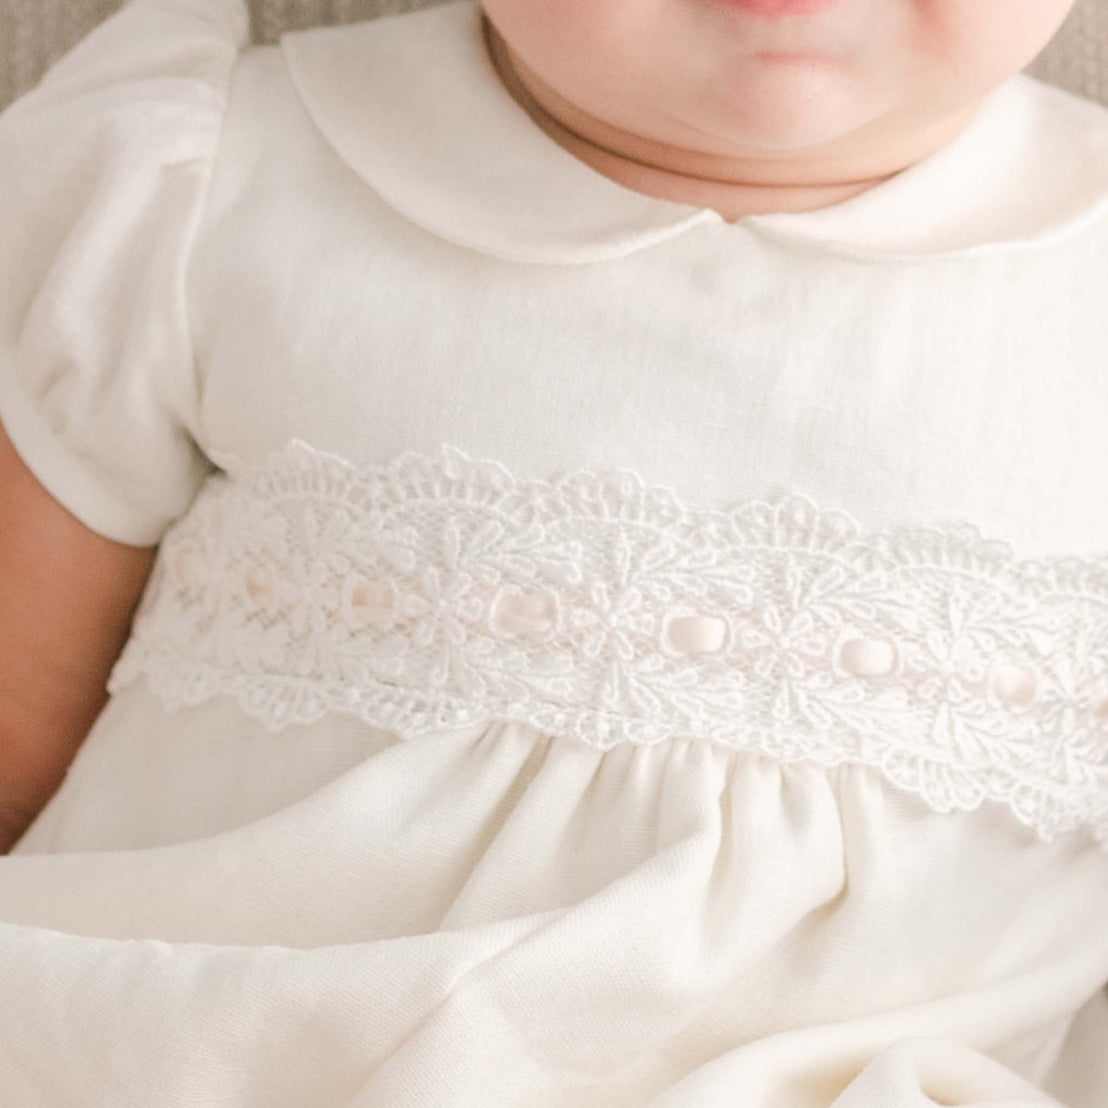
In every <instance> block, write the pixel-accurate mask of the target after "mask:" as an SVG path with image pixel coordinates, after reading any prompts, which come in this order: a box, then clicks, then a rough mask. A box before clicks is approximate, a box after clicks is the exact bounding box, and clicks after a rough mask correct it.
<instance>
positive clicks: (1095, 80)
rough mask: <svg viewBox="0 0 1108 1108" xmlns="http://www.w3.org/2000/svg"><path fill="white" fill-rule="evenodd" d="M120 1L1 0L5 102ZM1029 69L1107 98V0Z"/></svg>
mask: <svg viewBox="0 0 1108 1108" xmlns="http://www.w3.org/2000/svg"><path fill="white" fill-rule="evenodd" d="M435 2H437V0H252V2H251V8H252V10H253V15H254V37H255V39H256V40H257V41H259V42H272V41H273V40H274V39H275V38H276V37H277V35H278V34H279V33H280V32H281V31H283V30H286V29H288V28H291V27H307V26H310V25H311V24H313V23H335V22H349V21H351V20H355V19H368V18H370V17H372V16H374V15H383V14H385V13H388V12H399V11H405V10H407V9H410V8H425V7H428V6H429V5H430V4H432V3H435ZM1013 2H1014V3H1018V2H1019V0H1013ZM119 6H120V0H0V106H3V105H4V104H6V103H8V101H9V100H11V99H12V98H13V97H15V96H16V95H18V94H19V93H20V92H22V91H24V90H25V89H28V88H30V87H31V85H33V84H34V83H35V81H37V80H38V78H39V75H40V74H41V73H42V71H43V70H44V69H45V68H46V66H47V65H48V64H49V62H50V61H51V60H52V59H54V58H56V57H57V56H58V55H59V54H61V53H62V52H63V51H65V50H66V49H67V48H68V47H69V46H70V45H71V44H72V43H74V42H76V41H77V39H79V38H80V37H81V36H82V35H84V34H85V33H86V32H87V31H89V30H90V29H91V28H92V27H93V26H95V25H96V24H97V23H98V22H99V21H100V20H102V19H103V18H104V17H105V16H106V15H108V14H109V13H110V12H112V11H114V10H115V9H116V8H118V7H119ZM1030 71H1031V72H1032V73H1035V74H1036V75H1037V76H1040V77H1043V78H1045V79H1046V80H1049V81H1054V82H1056V83H1057V84H1060V85H1063V86H1064V87H1066V88H1069V89H1072V90H1073V91H1075V92H1080V93H1083V94H1084V95H1086V96H1090V97H1093V98H1094V99H1099V100H1103V101H1104V102H1105V103H1108V0H1079V2H1078V4H1077V7H1076V8H1075V9H1074V12H1073V14H1072V15H1071V16H1070V18H1069V20H1068V21H1067V22H1066V25H1065V26H1064V27H1063V28H1062V30H1061V31H1060V32H1059V34H1058V35H1057V37H1056V38H1055V40H1054V42H1053V43H1051V45H1050V46H1049V47H1048V49H1047V50H1046V51H1045V52H1044V53H1043V54H1042V55H1041V56H1040V57H1039V58H1038V59H1037V60H1036V62H1035V63H1034V64H1033V65H1032V66H1031V67H1030Z"/></svg>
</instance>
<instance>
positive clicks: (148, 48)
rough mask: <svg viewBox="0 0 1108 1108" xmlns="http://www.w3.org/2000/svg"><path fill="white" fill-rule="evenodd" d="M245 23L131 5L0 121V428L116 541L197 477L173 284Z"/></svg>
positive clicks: (193, 486)
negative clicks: (1, 424)
mask: <svg viewBox="0 0 1108 1108" xmlns="http://www.w3.org/2000/svg"><path fill="white" fill-rule="evenodd" d="M248 28H249V17H248V11H247V8H246V5H245V2H244V0H130V2H129V3H126V4H125V5H124V6H123V7H122V8H121V9H120V10H119V11H117V12H116V13H115V14H114V15H112V16H111V17H109V18H108V19H107V20H106V21H105V22H103V23H102V24H100V25H99V26H98V27H97V28H96V29H95V30H94V31H93V32H92V33H91V34H89V35H88V36H86V37H85V38H84V39H82V40H81V41H80V42H78V43H77V45H76V46H75V47H73V48H72V49H71V50H70V51H69V52H68V53H67V54H65V55H64V56H62V57H61V58H60V59H59V60H58V61H56V62H55V63H54V64H53V65H52V66H51V67H50V68H49V69H48V70H47V72H46V75H45V76H44V77H43V78H42V80H41V81H40V82H39V84H38V85H37V86H36V87H35V88H34V89H32V90H31V91H30V92H29V93H27V94H26V95H24V96H23V97H21V98H20V99H18V100H16V101H15V102H14V103H13V104H11V105H10V106H9V107H8V108H7V109H6V110H5V111H3V112H2V113H0V422H2V423H3V426H4V428H5V430H6V431H7V434H8V437H9V438H10V439H11V441H12V444H13V445H14V447H15V449H16V451H17V452H18V453H19V454H20V456H21V457H22V458H23V460H24V462H25V463H26V464H27V466H28V467H29V468H30V469H31V471H32V472H33V473H34V474H35V475H36V477H37V478H38V479H39V481H40V482H41V483H42V484H43V485H44V486H45V487H46V488H47V489H48V490H49V491H50V493H51V494H52V495H53V496H54V497H55V498H56V499H57V500H58V501H59V502H60V503H61V504H63V505H64V506H65V507H66V508H67V509H69V511H70V512H72V513H73V515H75V516H76V517H77V518H78V519H80V520H81V521H82V522H83V523H84V524H86V525H87V526H88V527H90V528H91V529H92V530H94V531H96V532H98V533H100V534H102V535H105V536H106V537H108V538H111V539H115V540H116V541H118V542H123V543H128V544H131V545H135V546H146V545H153V544H155V543H157V542H158V541H159V540H160V538H161V537H162V535H163V534H164V532H165V531H166V529H167V528H168V527H169V525H170V523H172V522H173V520H174V519H176V518H177V517H178V516H180V515H181V514H182V513H183V512H184V511H185V510H186V509H187V507H188V505H189V504H190V503H191V501H192V499H193V497H194V496H195V495H196V493H197V491H198V489H199V486H200V484H201V483H202V481H203V480H204V478H205V477H206V476H207V474H208V473H209V472H211V469H212V465H211V463H210V462H209V461H208V459H207V458H206V456H205V455H204V453H203V451H202V450H201V449H200V446H199V445H198V442H197V437H196V436H197V425H198V419H199V407H200V395H199V392H200V389H199V381H198V374H197V371H196V367H195V366H194V362H193V352H192V348H191V343H190V337H189V327H188V310H187V305H186V302H185V295H184V288H185V271H186V268H187V265H188V258H189V249H190V245H191V240H192V238H193V236H194V234H195V229H196V226H197V224H198V222H199V218H200V214H201V210H202V207H203V202H204V197H205V193H206V190H207V185H208V181H209V179H210V176H211V172H212V166H213V162H214V160H215V156H216V151H217V147H218V144H219V138H220V134H221V128H222V121H223V115H224V111H225V107H226V102H227V94H228V88H229V84H230V80H231V75H232V73H233V70H234V66H235V62H236V59H237V57H238V56H239V54H240V52H241V50H242V49H243V47H244V45H245V43H246V42H247V40H248Z"/></svg>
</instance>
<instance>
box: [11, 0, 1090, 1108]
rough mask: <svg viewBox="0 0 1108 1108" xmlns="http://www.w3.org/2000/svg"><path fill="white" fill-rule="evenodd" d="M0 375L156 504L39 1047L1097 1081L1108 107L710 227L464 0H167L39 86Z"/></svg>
mask: <svg viewBox="0 0 1108 1108" xmlns="http://www.w3.org/2000/svg"><path fill="white" fill-rule="evenodd" d="M0 165H2V166H3V167H4V170H5V172H4V173H3V174H2V175H0V201H2V202H0V419H2V420H3V422H4V426H5V429H6V430H7V431H8V433H9V435H10V437H11V438H12V440H13V442H14V444H15V446H16V448H17V450H19V452H20V453H21V455H22V456H23V457H24V459H25V461H26V462H27V464H28V465H29V466H30V467H31V468H32V469H33V470H34V471H35V473H36V474H37V475H38V477H39V478H40V480H41V481H42V482H43V484H44V485H45V486H46V487H47V488H48V489H49V490H50V491H51V492H52V493H53V494H54V496H55V497H56V498H57V499H58V500H59V501H60V502H61V503H63V504H64V505H65V506H66V507H68V508H69V509H70V510H71V511H72V512H73V513H74V514H75V515H77V516H78V517H79V518H81V519H82V520H84V522H85V523H86V524H87V525H88V526H90V527H92V528H93V529H94V530H97V531H98V532H100V533H102V534H104V535H106V536H108V537H111V538H114V539H117V540H119V541H123V542H130V543H136V544H147V543H159V544H160V549H159V555H158V561H157V563H156V566H155V571H154V575H153V576H152V578H151V583H150V586H149V588H148V590H147V593H146V595H145V596H144V598H143V606H142V608H141V610H140V613H139V615H138V617H137V618H136V623H135V628H134V634H133V635H132V638H131V641H130V642H129V643H128V647H127V649H126V651H125V652H124V656H123V657H122V658H121V659H120V663H119V665H118V666H117V667H116V670H115V672H114V673H113V678H112V696H111V699H110V701H109V703H108V706H107V707H106V709H105V711H104V712H103V714H102V715H101V716H100V718H99V719H98V720H97V722H96V724H95V725H94V727H93V729H92V731H91V733H90V735H89V736H88V738H87V740H86V742H85V744H84V746H83V747H82V748H81V750H80V751H79V753H78V755H77V758H76V760H75V761H74V763H73V765H72V767H71V769H70V772H69V774H68V775H67V777H66V779H65V781H64V782H63V784H62V786H61V787H60V789H59V790H58V792H57V793H56V794H55V796H54V798H53V799H52V800H51V802H50V803H49V804H48V805H47V807H46V809H45V810H44V811H43V812H42V814H41V816H40V817H39V818H38V820H36V822H35V823H34V824H33V825H32V827H31V828H30V829H29V831H28V832H27V834H26V835H25V836H24V837H23V839H22V840H21V841H20V842H19V843H18V844H17V846H16V848H15V850H14V851H13V853H12V855H11V856H10V857H5V858H3V859H0V995H3V996H4V998H5V1003H4V1004H3V1005H0V1101H2V1102H4V1103H12V1104H42V1105H49V1106H51V1108H53V1106H55V1105H58V1106H61V1105H65V1106H68V1105H88V1104H112V1105H148V1104H158V1105H195V1104H234V1105H236V1106H243V1108H246V1106H250V1108H254V1106H257V1108H263V1106H264V1108H273V1106H282V1105H288V1106H290V1108H291V1106H294V1105H296V1106H300V1105H304V1104H309V1103H310V1104H320V1105H335V1106H339V1105H342V1106H354V1105H358V1106H369V1108H385V1106H387V1108H393V1106H395V1108H400V1106H410V1105H413V1104H417V1105H422V1104H427V1105H436V1106H440V1105H442V1106H459V1108H460V1106H469V1105H488V1104H497V1105H500V1104H503V1105H521V1106H523V1105H526V1106H536V1108H537V1106H542V1105H549V1106H551V1108H553V1106H582V1108H584V1106H596V1108H599V1106H600V1105H604V1106H613V1105H619V1106H623V1105H626V1106H628V1108H631V1106H636V1108H638V1106H649V1108H670V1106H673V1108H678V1106H680V1108H686V1106H692V1108H724V1106H727V1108H732V1106H738V1105H742V1106H743V1108H747V1106H749V1108H888V1106H891V1105H897V1106H910V1108H917V1106H919V1108H924V1106H931V1105H938V1104H944V1105H958V1106H962V1108H968V1106H971V1105H972V1106H982V1108H983V1106H984V1105H986V1104H987V1105H990V1106H996V1105H1004V1106H1007V1108H1030V1106H1031V1105H1039V1104H1055V1105H1057V1104H1063V1105H1068V1106H1069V1108H1097V1106H1102V1105H1103V1104H1105V1103H1108V1061H1106V1055H1105V1052H1104V1049H1103V1046H1104V1042H1105V1041H1106V1035H1108V995H1106V993H1105V990H1104V986H1105V983H1106V982H1108V929H1106V928H1105V927H1104V925H1103V921H1104V919H1105V918H1106V917H1108V913H1106V909H1108V881H1106V876H1108V838H1106V836H1105V835H1104V834H1103V826H1104V821H1105V812H1106V806H1108V767H1106V763H1108V511H1105V509H1104V507H1103V496H1102V484H1103V473H1104V447H1103V439H1104V427H1105V426H1106V419H1108V394H1106V390H1105V385H1104V373H1103V359H1104V349H1105V341H1104V340H1105V337H1106V336H1105V334H1104V332H1103V323H1102V320H1103V313H1102V311H1101V308H1102V305H1103V303H1104V294H1105V289H1104V281H1105V276H1104V272H1103V257H1104V252H1105V246H1106V242H1105V240H1106V238H1108V114H1106V112H1105V109H1104V108H1103V107H1101V106H1099V105H1096V104H1093V103H1091V102H1089V101H1087V100H1084V99H1081V98H1079V97H1076V96H1073V95H1071V94H1069V93H1067V92H1064V91H1062V90H1060V89H1057V88H1054V87H1052V86H1050V85H1048V84H1045V83H1042V82H1039V81H1037V80H1035V79H1033V78H1031V77H1028V76H1024V75H1021V76H1018V77H1016V78H1013V79H1012V80H1011V81H1010V82H1008V83H1006V84H1005V85H1004V86H1003V87H1002V88H1000V89H998V90H996V92H995V94H994V95H992V96H991V97H990V98H989V100H988V101H987V103H986V104H985V105H983V107H982V110H981V112H980V113H979V114H978V116H977V117H976V118H975V119H974V120H973V121H972V122H971V124H970V125H969V126H968V127H967V128H966V130H965V131H964V132H963V133H962V134H961V135H959V136H958V137H957V138H956V139H955V140H954V141H953V142H952V143H951V144H950V145H949V146H948V147H946V148H945V149H944V150H942V151H940V152H938V153H937V154H936V155H934V156H933V157H931V158H929V159H927V160H926V161H925V162H922V163H920V164H919V165H918V166H915V167H913V168H912V169H910V170H907V171H905V172H904V173H903V174H900V175H898V176H897V177H895V178H893V179H891V180H889V181H887V182H885V183H884V184H883V185H881V186H879V187H878V188H876V189H873V190H870V191H869V192H867V193H864V194H862V195H860V196H858V197H855V198H853V199H852V200H850V201H847V202H845V203H843V204H839V205H835V206H833V207H829V208H825V209H822V210H820V211H816V212H807V213H793V214H782V213H777V214H771V215H766V216H758V217H748V218H746V219H743V220H740V221H738V222H736V223H727V222H725V221H724V220H722V219H721V218H720V217H719V216H718V215H717V214H716V213H714V212H711V211H708V210H705V209H698V208H695V207H690V206H685V205H677V204H672V203H669V202H665V201H658V200H653V199H651V198H648V197H644V196H641V195H639V194H637V193H634V192H632V191H630V190H627V189H624V188H622V187H621V186H618V185H616V184H614V183H613V182H611V181H609V180H607V179H606V178H604V177H602V176H600V175H599V174H596V173H595V172H593V171H592V170H590V169H588V168H587V167H585V166H584V165H582V164H581V163H580V162H578V161H577V160H576V159H574V158H573V157H572V156H571V155H569V154H568V153H566V152H565V151H563V150H562V149H561V148H560V147H558V146H557V145H556V144H554V143H553V142H551V141H550V140H549V139H548V138H547V137H546V136H545V135H544V134H543V133H542V132H541V131H540V130H539V129H538V128H537V127H535V126H534V125H533V124H532V123H531V121H530V120H529V117H528V116H527V115H526V113H525V112H523V111H522V109H520V108H519V107H518V106H517V105H516V104H515V103H514V101H513V100H512V99H511V97H510V96H509V94H508V93H507V92H506V90H504V89H503V87H502V86H501V85H500V83H499V81H498V79H497V78H496V75H495V72H494V71H493V70H492V68H491V66H490V64H489V61H488V57H487V53H486V52H485V50H484V44H483V38H482V36H481V28H480V19H479V10H478V9H477V8H476V7H475V6H474V5H473V4H472V3H471V2H470V0H457V2H454V3H448V4H446V5H443V6H440V7H435V8H433V9H430V10H428V11H426V12H419V13H413V14H408V15H404V16H400V17H396V18H391V19H385V20H380V21H374V22H364V23H358V24H356V25H355V26H340V27H327V26H323V27H311V28H304V29H301V30H298V31H293V32H289V33H287V34H285V35H284V36H282V37H281V38H280V40H279V41H278V42H276V43H272V44H266V45H255V46H250V45H249V24H248V12H247V10H246V8H245V6H243V5H240V4H238V3H233V2H230V0H132V2H131V3H130V4H128V5H127V6H126V7H125V8H124V9H122V10H121V11H120V12H119V13H118V14H116V15H115V16H114V17H112V18H111V19H109V20H108V21H107V22H105V23H103V24H102V25H101V26H100V27H99V28H98V29H97V30H96V31H95V32H94V33H93V34H92V35H90V36H89V37H88V38H86V39H84V40H82V42H81V43H80V44H79V45H78V46H77V47H76V48H75V49H74V50H73V51H71V52H70V53H69V54H67V55H66V56H65V57H64V58H62V59H61V60H60V61H59V62H58V63H57V64H56V65H55V66H54V67H53V68H52V69H51V71H50V73H49V74H48V75H47V77H46V78H45V80H44V81H43V82H42V83H41V84H40V85H39V86H38V87H37V88H36V89H35V91H34V92H32V93H31V94H29V95H28V96H26V97H24V98H23V99H21V100H20V101H17V102H16V103H15V104H14V105H13V106H12V107H10V108H9V109H8V110H7V111H6V112H5V113H4V114H3V115H0Z"/></svg>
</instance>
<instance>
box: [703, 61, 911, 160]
mask: <svg viewBox="0 0 1108 1108" xmlns="http://www.w3.org/2000/svg"><path fill="white" fill-rule="evenodd" d="M723 91H724V96H725V100H724V103H723V104H722V105H721V110H722V113H723V116H724V119H725V121H724V122H723V127H724V133H726V134H727V135H728V137H729V139H730V141H731V142H733V143H736V144H738V145H741V146H743V147H747V146H749V147H750V148H752V149H757V150H774V151H788V150H796V151H802V150H807V149H811V148H831V147H834V146H835V145H836V144H837V143H839V142H841V141H842V140H844V139H846V138H847V137H848V136H851V135H853V134H855V133H856V132H858V131H859V129H861V128H863V127H865V126H866V125H867V124H870V123H872V122H873V121H874V120H876V119H878V118H880V117H881V116H882V115H884V114H886V113H887V111H888V110H889V107H890V105H889V104H888V103H887V102H886V98H885V97H882V96H880V95H879V94H877V93H875V92H874V90H872V89H866V88H863V87H861V86H860V84H859V82H858V81H857V79H856V78H855V77H853V76H852V75H851V74H849V73H848V72H846V71H845V70H843V69H842V68H840V67H835V66H832V65H828V64H826V63H824V62H821V61H818V60H817V61H814V62H813V61H811V60H807V59H803V58H794V57H779V56H771V57H767V58H759V59H757V64H756V66H755V67H751V68H750V69H748V70H747V71H746V72H744V73H743V74H741V75H740V76H738V77H737V78H734V79H733V80H731V81H730V82H729V87H728V88H727V89H725V90H723Z"/></svg>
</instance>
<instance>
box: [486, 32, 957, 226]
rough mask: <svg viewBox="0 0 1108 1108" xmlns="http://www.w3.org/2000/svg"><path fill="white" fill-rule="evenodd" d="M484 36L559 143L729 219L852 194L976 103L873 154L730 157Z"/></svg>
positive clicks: (629, 180)
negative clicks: (654, 135)
mask: <svg viewBox="0 0 1108 1108" xmlns="http://www.w3.org/2000/svg"><path fill="white" fill-rule="evenodd" d="M485 38H486V42H487V45H488V49H489V54H490V57H491V59H492V62H493V65H494V67H495V69H496V72H497V73H498V74H499V76H500V79H501V81H502V82H503V83H504V85H505V87H506V88H507V90H508V91H509V92H510V93H511V95H512V97H513V98H514V99H515V100H516V101H517V102H518V103H519V104H520V106H521V107H523V108H524V109H525V110H526V111H527V113H528V114H529V115H530V116H531V118H532V119H533V120H534V122H535V123H536V124H537V125H538V126H539V127H540V128H541V129H542V130H543V131H545V132H546V134H547V135H549V136H550V137H551V138H552V139H554V141H555V142H557V143H558V144H559V145H560V146H562V147H564V148H565V149H566V150H568V151H569V152H570V153H571V154H573V155H574V156H575V157H577V158H579V159H580V160H581V161H583V162H585V163H586V164H587V165H589V166H591V167H592V168H593V169H595V170H597V171H598V172H600V173H602V174H604V175H605V176H606V177H609V178H610V179H611V180H613V181H616V182H617V183H618V184H621V185H623V186H625V187H626V188H630V189H633V190H634V191H636V192H641V193H645V194H646V195H648V196H654V197H658V198H660V199H663V200H670V201H673V202H675V203H679V204H691V205H695V206H697V207H703V208H710V209H712V210H714V211H717V212H719V213H720V215H721V216H723V218H724V219H725V220H727V221H728V222H735V221H736V220H739V219H742V218H743V217H744V216H747V215H756V214H762V213H766V212H798V211H812V210H815V209H817V208H824V207H829V206H830V205H833V204H838V203H841V202H842V201H844V200H849V199H850V198H851V197H852V196H856V195H858V194H859V193H862V192H865V191H866V190H868V189H870V188H873V187H874V186H875V185H879V184H880V183H881V182H882V181H885V180H888V178H889V177H892V176H894V175H895V174H897V173H899V172H901V171H902V170H904V169H906V168H908V167H909V166H911V165H914V164H915V163H916V162H917V161H919V160H921V159H922V158H924V157H926V156H927V155H929V154H931V153H933V152H934V151H936V150H938V149H939V148H940V147H942V146H943V145H945V144H946V143H947V142H948V141H949V140H950V139H952V138H953V137H954V136H955V135H956V134H957V133H958V132H959V131H960V130H961V129H962V128H963V127H964V126H965V125H966V123H968V122H969V120H970V118H971V117H972V116H973V114H974V112H975V111H976V108H977V105H972V106H970V107H969V108H967V109H966V110H964V111H963V112H961V113H959V114H957V115H955V116H952V117H950V118H948V119H945V120H944V121H943V122H942V124H941V125H939V126H937V127H934V128H932V129H931V130H930V131H928V132H926V133H922V134H914V135H905V136H901V137H900V138H899V139H898V140H896V141H893V142H890V143H888V144H886V145H885V146H884V147H883V149H882V150H881V151H880V153H879V154H877V155H875V156H871V157H864V156H863V157H861V158H853V159H851V158H838V159H828V158H823V159H812V160H809V161H805V160H803V159H795V160H790V161H784V160H781V159H778V160H776V161H768V160H767V161H765V162H757V161H752V160H750V159H729V158H724V157H719V156H716V155H710V154H701V153H698V152H696V151H690V150H678V149H675V148H673V147H668V146H665V145H662V144H659V143H655V142H652V141H650V140H647V139H644V138H642V137H641V136H638V135H633V134H631V133H629V132H626V131H621V130H619V129H618V128H615V127H612V126H611V125H610V124H607V123H605V122H603V121H601V120H598V119H596V118H595V117H594V116H590V115H589V114H588V113H586V112H584V111H582V110H581V109H579V108H577V107H575V106H574V105H572V104H570V103H569V102H568V101H566V100H565V99H564V98H562V97H561V96H559V95H558V93H557V92H555V91H554V90H553V89H551V88H549V86H547V85H545V84H544V83H543V82H542V81H541V80H540V79H539V78H538V77H537V76H536V75H535V74H533V73H531V72H530V71H529V70H528V69H527V68H526V66H525V65H524V64H523V63H522V62H521V61H520V59H519V58H518V57H517V56H516V55H515V54H514V53H512V51H511V50H510V48H509V47H508V45H507V44H506V43H505V42H504V40H503V39H502V38H501V37H500V35H499V33H498V32H497V31H496V29H495V28H494V27H493V26H492V24H491V23H490V22H489V21H488V20H487V19H486V20H485Z"/></svg>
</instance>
